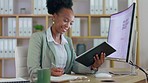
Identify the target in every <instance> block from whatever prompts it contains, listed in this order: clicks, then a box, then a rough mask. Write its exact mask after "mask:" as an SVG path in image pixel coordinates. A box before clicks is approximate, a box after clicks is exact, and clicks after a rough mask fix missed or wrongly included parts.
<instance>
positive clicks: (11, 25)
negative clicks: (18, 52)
mask: <svg viewBox="0 0 148 83" xmlns="http://www.w3.org/2000/svg"><path fill="white" fill-rule="evenodd" d="M8 36H13V18H8Z"/></svg>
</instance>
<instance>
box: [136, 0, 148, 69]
mask: <svg viewBox="0 0 148 83" xmlns="http://www.w3.org/2000/svg"><path fill="white" fill-rule="evenodd" d="M138 3H139V31H140V32H139V34H140V66H141V67H143V68H146V69H148V37H147V35H148V9H147V8H148V5H147V3H148V0H138Z"/></svg>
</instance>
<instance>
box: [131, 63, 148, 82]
mask: <svg viewBox="0 0 148 83" xmlns="http://www.w3.org/2000/svg"><path fill="white" fill-rule="evenodd" d="M129 64H130V65H132V66H135V67H136V68H138V69H140V70H141V71H142V72H144V73H145V75H146V83H147V80H148V73H147V72H146V71H145V70H144V69H142V68H141V67H139V66H138V65H136V64H134V63H133V62H132V61H130V62H129Z"/></svg>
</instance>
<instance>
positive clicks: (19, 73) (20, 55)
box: [15, 47, 29, 79]
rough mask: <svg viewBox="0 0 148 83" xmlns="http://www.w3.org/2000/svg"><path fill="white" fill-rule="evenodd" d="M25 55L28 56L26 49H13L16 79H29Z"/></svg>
mask: <svg viewBox="0 0 148 83" xmlns="http://www.w3.org/2000/svg"><path fill="white" fill-rule="evenodd" d="M27 54H28V47H16V49H15V68H16V78H18V77H21V78H24V79H29V74H28V70H27Z"/></svg>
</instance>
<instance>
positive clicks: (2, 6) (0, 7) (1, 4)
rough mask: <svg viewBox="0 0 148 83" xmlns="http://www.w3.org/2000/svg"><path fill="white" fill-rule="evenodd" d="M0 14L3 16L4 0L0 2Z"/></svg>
mask: <svg viewBox="0 0 148 83" xmlns="http://www.w3.org/2000/svg"><path fill="white" fill-rule="evenodd" d="M0 14H4V0H0Z"/></svg>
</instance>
